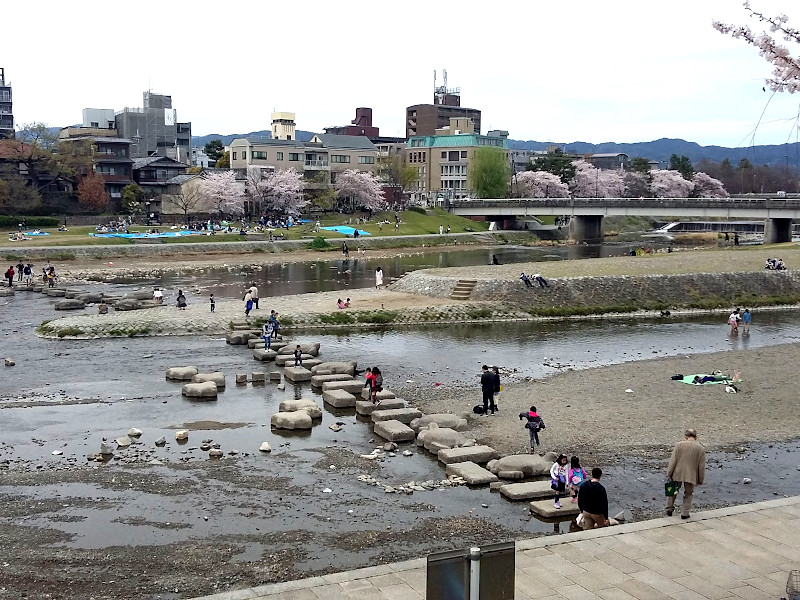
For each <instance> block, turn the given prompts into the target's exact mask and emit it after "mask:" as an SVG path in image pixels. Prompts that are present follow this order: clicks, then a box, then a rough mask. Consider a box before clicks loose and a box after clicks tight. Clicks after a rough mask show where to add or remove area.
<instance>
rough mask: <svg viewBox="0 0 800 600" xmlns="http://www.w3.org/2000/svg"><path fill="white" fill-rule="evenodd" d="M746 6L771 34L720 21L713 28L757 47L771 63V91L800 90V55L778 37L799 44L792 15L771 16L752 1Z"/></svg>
mask: <svg viewBox="0 0 800 600" xmlns="http://www.w3.org/2000/svg"><path fill="white" fill-rule="evenodd" d="M744 8H745V10H746V11H747V12H749V13H750V17H751V18H756V19H758V21H759V22H760V23H763V24H764V25H765V26H768V27H769V33H767V32H766V31H762V32H761V33H755V32H753V30H752V29H750V27H748V26H747V25H729V24H727V23H722V22H721V21H714V22H713V23H712V25H713V27H714V29H716V30H717V31H719V32H720V33H724V34H726V35H730V36H731V37H733V38H736V39H744V40H745V41H746V42H747V43H748V44H750V45H752V46H755V47H756V48H758V50H759V53H760V54H761V56H763V57H764V58H765V59H766V61H767V62H768V63H770V64H771V65H772V77H769V78H767V80H766V82H767V85H768V86H769V88H770V89H771V90H774V91H776V92H789V93H790V94H791V93H794V92H798V91H800V56H793V55H792V53H791V51H790V50H789V48H787V47H786V46H784V45H782V44H781V43H780V41H778V40H776V38H783V40H784V41H786V42H790V43H794V44H798V45H800V30H798V29H795V28H794V27H790V26H789V25H788V22H789V17H787V16H786V15H778V16H776V17H768V16H766V15H764V14H763V13H760V12H758V11H756V10H753V9H752V8H751V7H750V3H749V2H745V3H744Z"/></svg>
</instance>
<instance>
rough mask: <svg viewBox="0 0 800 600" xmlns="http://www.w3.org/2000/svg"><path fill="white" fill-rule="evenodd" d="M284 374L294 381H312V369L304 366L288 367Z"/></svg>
mask: <svg viewBox="0 0 800 600" xmlns="http://www.w3.org/2000/svg"><path fill="white" fill-rule="evenodd" d="M283 376H284V377H286V379H287V380H289V381H293V382H300V381H311V371H309V370H308V369H306V368H304V367H286V368H285V369H284V370H283Z"/></svg>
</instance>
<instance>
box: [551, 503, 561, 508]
mask: <svg viewBox="0 0 800 600" xmlns="http://www.w3.org/2000/svg"><path fill="white" fill-rule="evenodd" d="M553 508H561V503H560V502H555V503H554V504H553Z"/></svg>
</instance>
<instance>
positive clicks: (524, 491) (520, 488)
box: [500, 479, 553, 500]
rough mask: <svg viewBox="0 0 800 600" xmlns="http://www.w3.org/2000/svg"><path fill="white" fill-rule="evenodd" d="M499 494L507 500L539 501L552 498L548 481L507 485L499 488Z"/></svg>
mask: <svg viewBox="0 0 800 600" xmlns="http://www.w3.org/2000/svg"><path fill="white" fill-rule="evenodd" d="M500 493H501V494H502V495H503V496H505V497H506V498H508V499H509V500H539V499H541V498H552V497H553V490H552V489H551V488H550V480H549V479H548V480H547V481H526V482H524V483H507V484H505V485H502V486H500Z"/></svg>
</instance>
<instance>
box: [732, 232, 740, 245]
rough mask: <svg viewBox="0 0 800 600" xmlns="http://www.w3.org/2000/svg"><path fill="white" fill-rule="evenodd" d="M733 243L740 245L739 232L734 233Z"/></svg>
mask: <svg viewBox="0 0 800 600" xmlns="http://www.w3.org/2000/svg"><path fill="white" fill-rule="evenodd" d="M733 245H734V246H738V245H739V234H738V233H734V234H733Z"/></svg>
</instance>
